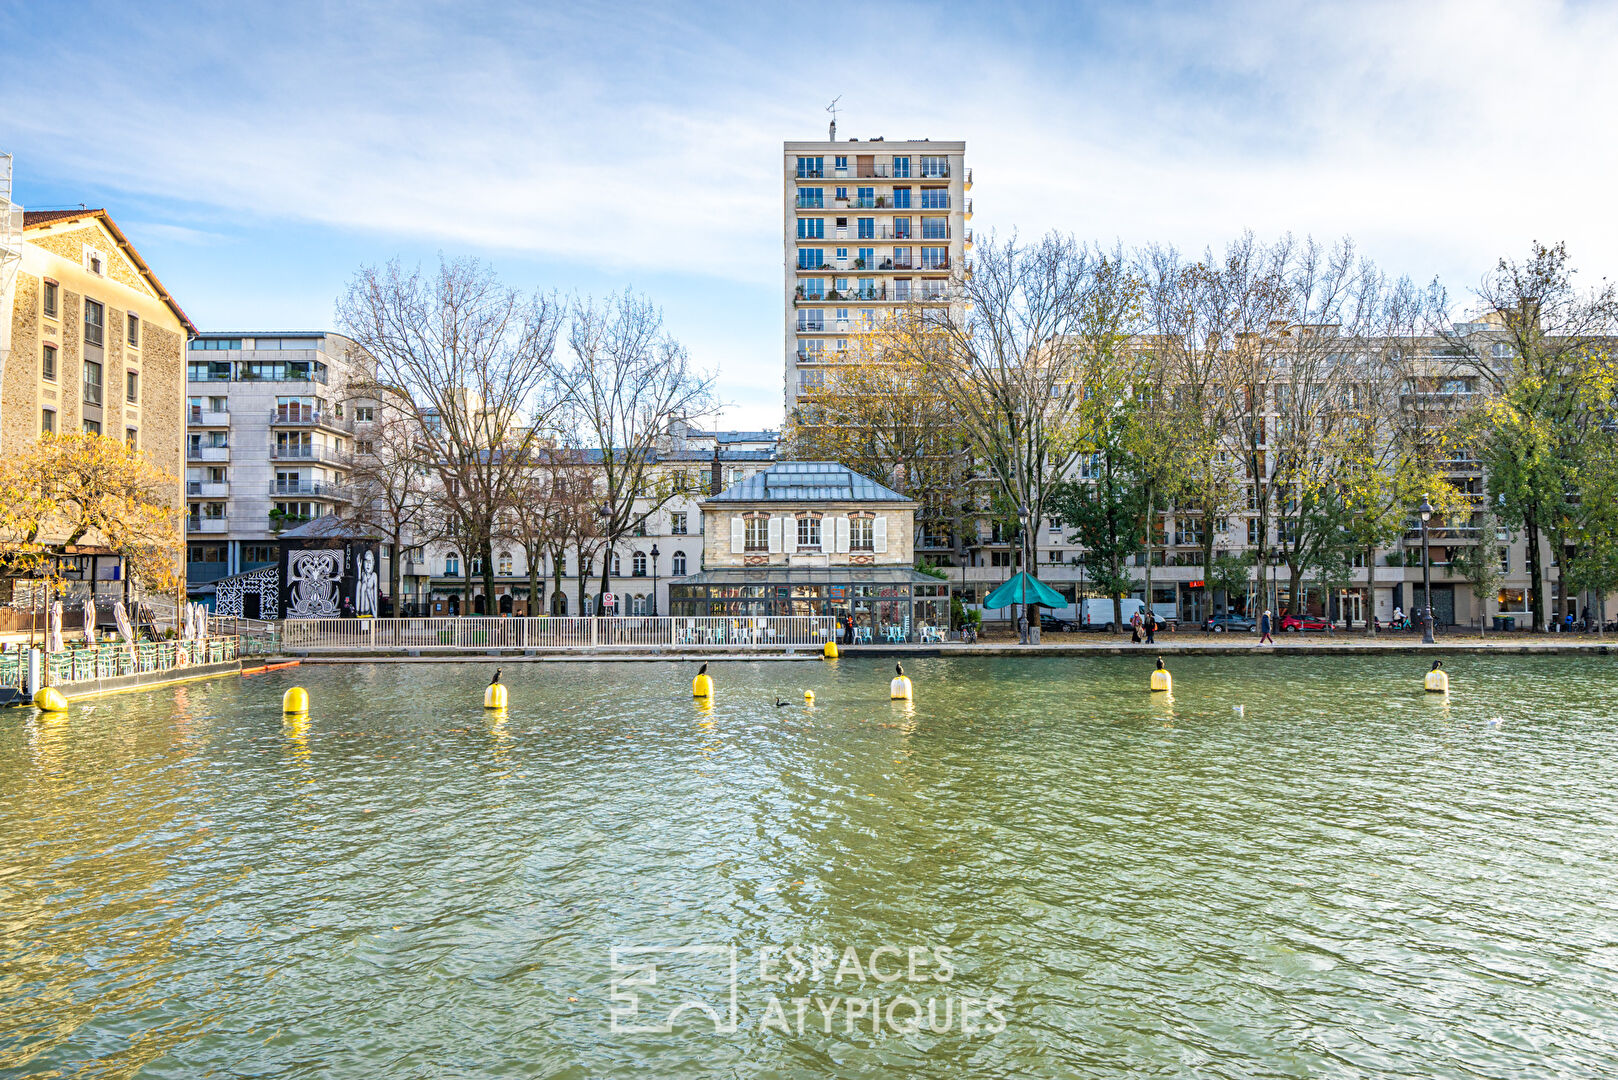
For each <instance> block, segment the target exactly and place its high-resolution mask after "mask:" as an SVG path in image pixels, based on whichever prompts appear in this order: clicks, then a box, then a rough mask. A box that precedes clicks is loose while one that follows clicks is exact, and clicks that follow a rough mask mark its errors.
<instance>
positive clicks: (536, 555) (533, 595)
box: [523, 548, 545, 618]
mask: <svg viewBox="0 0 1618 1080" xmlns="http://www.w3.org/2000/svg"><path fill="white" fill-rule="evenodd" d="M523 556H524V557H525V558H526V559H527V560H528V617H529V618H533V617H534V616H535V615H543V614H544V612H543V611H540V610H539V560H541V559H543V558H544V557H545V552H544V551H543V550H535V549H531V548H530V549H524V551H523Z"/></svg>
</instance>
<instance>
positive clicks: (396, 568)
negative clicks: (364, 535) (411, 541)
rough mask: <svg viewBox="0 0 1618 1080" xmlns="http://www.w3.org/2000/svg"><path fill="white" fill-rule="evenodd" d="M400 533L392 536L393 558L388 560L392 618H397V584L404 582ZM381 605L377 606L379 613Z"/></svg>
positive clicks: (402, 548) (389, 599)
mask: <svg viewBox="0 0 1618 1080" xmlns="http://www.w3.org/2000/svg"><path fill="white" fill-rule="evenodd" d="M402 537H403V533H402V532H396V533H394V534H393V557H392V558H390V559H389V560H388V608H389V610H391V611H392V612H393V617H394V618H396V619H397V618H398V617H399V584H400V582H401V581H403V580H404V566H403V561H404V545H403V543H401V539H402ZM381 608H382V605H381V604H378V605H377V609H378V610H379V611H380V610H381Z"/></svg>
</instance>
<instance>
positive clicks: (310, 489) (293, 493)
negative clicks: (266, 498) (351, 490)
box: [270, 480, 349, 502]
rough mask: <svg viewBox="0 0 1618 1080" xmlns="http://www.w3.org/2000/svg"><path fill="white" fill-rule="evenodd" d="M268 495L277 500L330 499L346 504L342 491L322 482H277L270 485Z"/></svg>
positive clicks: (345, 496) (335, 485)
mask: <svg viewBox="0 0 1618 1080" xmlns="http://www.w3.org/2000/svg"><path fill="white" fill-rule="evenodd" d="M270 494H271V495H272V496H274V497H275V498H278V499H293V498H302V499H331V500H333V501H337V502H348V501H349V499H348V495H347V494H346V493H345V491H344V489H343V488H342V487H341V486H339V485H337V484H333V483H329V482H327V481H323V480H300V481H297V482H296V483H294V482H292V481H290V480H277V481H276V482H275V483H273V484H271V485H270Z"/></svg>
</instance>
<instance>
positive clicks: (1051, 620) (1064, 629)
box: [1039, 611, 1079, 634]
mask: <svg viewBox="0 0 1618 1080" xmlns="http://www.w3.org/2000/svg"><path fill="white" fill-rule="evenodd" d="M1039 629H1040V632H1041V633H1044V634H1076V633H1078V632H1079V624H1078V623H1076V622H1074V621H1073V620H1072V619H1063V618H1059V617H1057V616H1055V615H1048V614H1046V613H1045V612H1043V611H1042V612H1040V613H1039Z"/></svg>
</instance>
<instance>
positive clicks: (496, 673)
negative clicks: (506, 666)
mask: <svg viewBox="0 0 1618 1080" xmlns="http://www.w3.org/2000/svg"><path fill="white" fill-rule="evenodd" d="M499 681H500V669H499V668H495V669H494V678H492V679H490V680H489V685H490V686H493V685H494V684H495V683H497V682H499Z"/></svg>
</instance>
